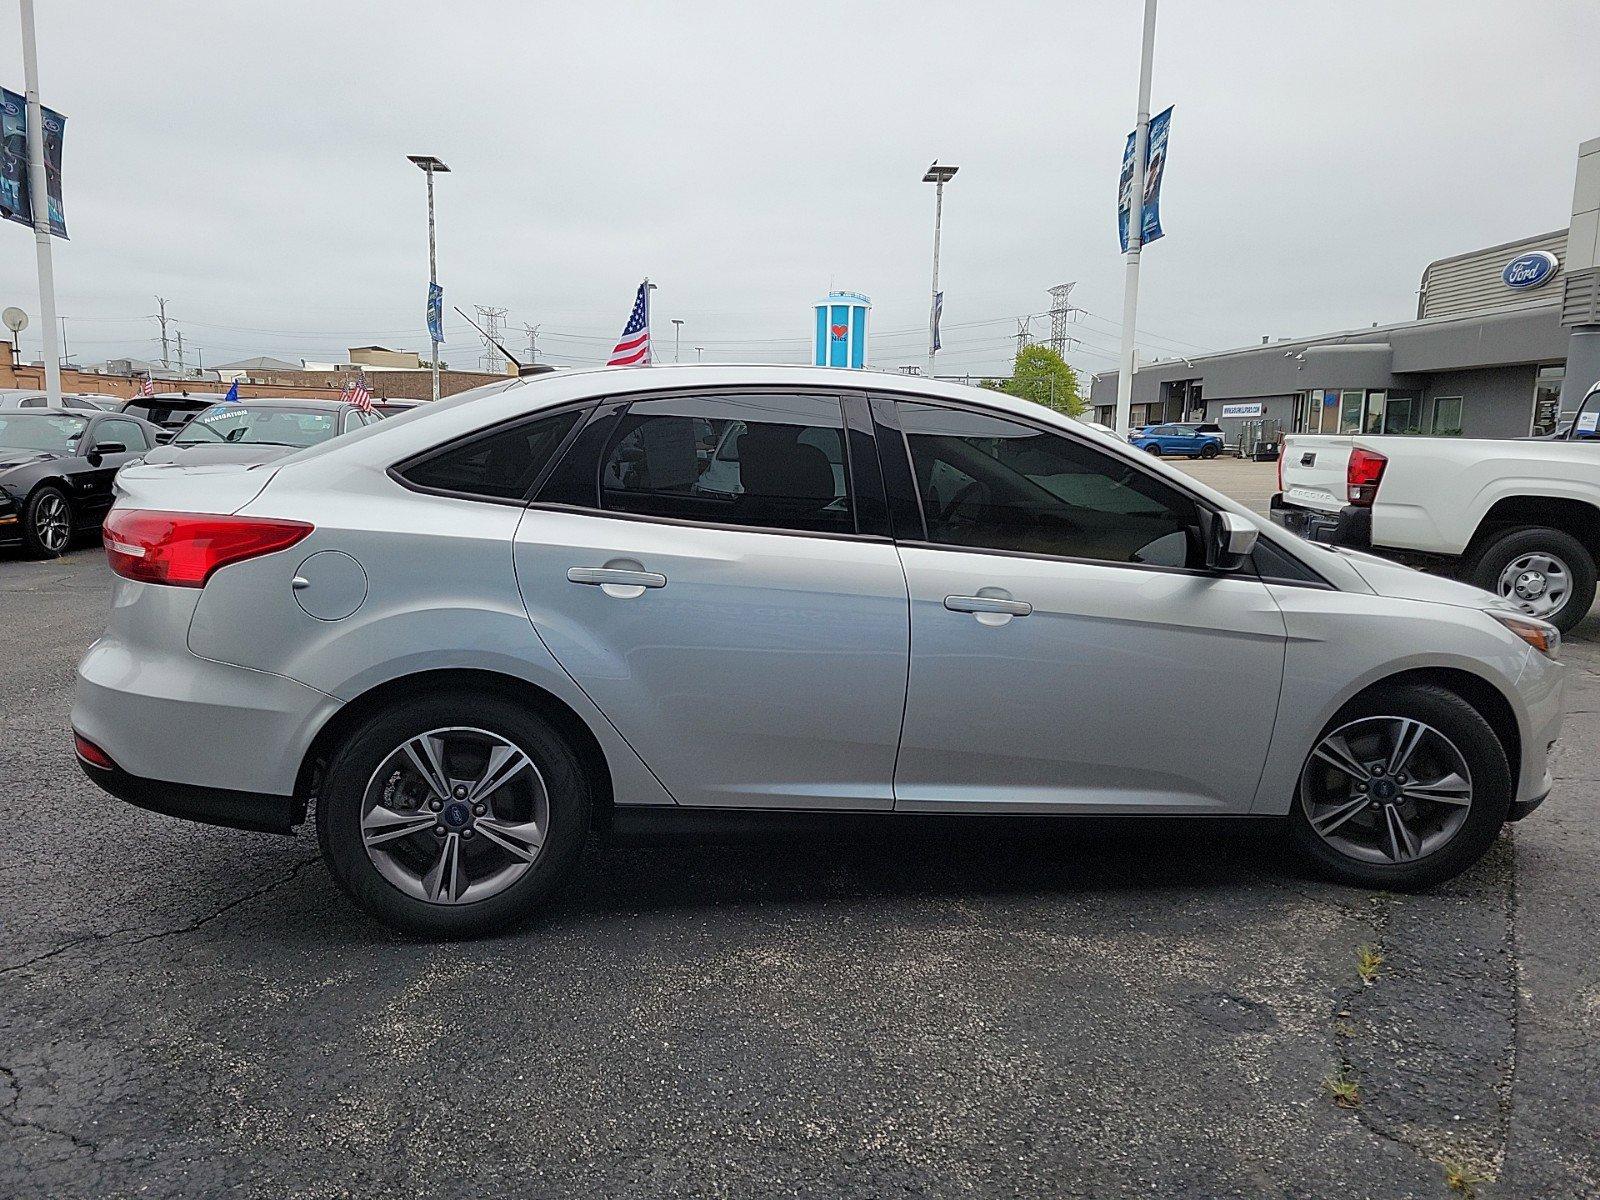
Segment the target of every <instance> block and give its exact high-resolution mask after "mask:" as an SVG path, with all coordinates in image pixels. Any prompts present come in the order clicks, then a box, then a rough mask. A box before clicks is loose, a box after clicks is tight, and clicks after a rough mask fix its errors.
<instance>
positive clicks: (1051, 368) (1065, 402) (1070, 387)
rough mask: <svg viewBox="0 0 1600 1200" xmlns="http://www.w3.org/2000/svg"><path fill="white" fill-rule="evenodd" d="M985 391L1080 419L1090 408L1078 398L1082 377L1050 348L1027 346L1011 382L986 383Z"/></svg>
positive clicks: (1019, 358)
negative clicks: (1003, 394) (1001, 393)
mask: <svg viewBox="0 0 1600 1200" xmlns="http://www.w3.org/2000/svg"><path fill="white" fill-rule="evenodd" d="M983 386H984V387H986V388H990V389H992V390H994V391H997V392H1005V393H1006V394H1007V395H1008V396H1017V397H1019V398H1020V399H1023V400H1032V401H1033V402H1034V403H1035V404H1042V405H1044V406H1045V407H1046V408H1052V409H1054V410H1055V411H1056V412H1059V413H1066V415H1067V416H1069V417H1076V416H1078V415H1079V414H1080V413H1082V412H1083V410H1084V409H1085V408H1087V407H1088V406H1087V405H1086V404H1085V403H1084V400H1083V397H1082V396H1081V395H1079V394H1078V373H1077V372H1076V371H1074V370H1073V369H1072V368H1071V367H1070V366H1069V365H1068V364H1067V361H1066V359H1064V358H1062V357H1061V356H1060V355H1059V354H1057V353H1056V352H1055V351H1054V350H1052V349H1050V347H1049V346H1024V347H1023V348H1022V349H1021V350H1019V351H1017V358H1016V361H1015V362H1014V363H1012V365H1011V378H1010V379H1005V380H999V379H986V380H984V384H983Z"/></svg>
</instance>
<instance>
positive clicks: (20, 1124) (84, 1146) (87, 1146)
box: [0, 1067, 100, 1156]
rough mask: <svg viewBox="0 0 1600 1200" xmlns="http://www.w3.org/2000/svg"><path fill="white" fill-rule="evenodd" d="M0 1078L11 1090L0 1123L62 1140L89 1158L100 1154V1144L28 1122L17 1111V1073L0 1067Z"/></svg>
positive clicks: (0, 1110) (19, 1101)
mask: <svg viewBox="0 0 1600 1200" xmlns="http://www.w3.org/2000/svg"><path fill="white" fill-rule="evenodd" d="M0 1076H3V1077H4V1079H5V1081H6V1083H7V1084H8V1085H9V1086H10V1088H11V1099H10V1100H9V1101H7V1102H6V1103H5V1104H3V1105H0V1121H3V1122H4V1123H5V1124H7V1125H9V1126H10V1127H11V1128H12V1129H31V1130H33V1131H34V1132H35V1133H42V1134H46V1135H48V1136H50V1137H58V1138H63V1139H65V1140H66V1141H67V1142H70V1143H71V1144H72V1145H73V1146H74V1147H75V1148H77V1149H79V1150H85V1151H88V1153H89V1154H90V1155H91V1156H94V1155H97V1154H99V1153H100V1144H99V1143H98V1142H91V1141H90V1140H89V1139H88V1138H83V1137H79V1136H78V1135H77V1134H75V1133H71V1132H69V1131H67V1130H65V1129H57V1128H56V1127H55V1126H53V1125H46V1124H44V1123H43V1122H40V1121H30V1120H29V1119H28V1118H27V1117H24V1116H23V1115H22V1114H21V1113H20V1112H19V1111H18V1109H19V1108H20V1106H21V1104H22V1084H21V1083H20V1082H18V1080H17V1073H16V1071H14V1070H13V1069H12V1068H10V1067H0Z"/></svg>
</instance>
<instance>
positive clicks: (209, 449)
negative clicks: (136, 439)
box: [144, 442, 300, 467]
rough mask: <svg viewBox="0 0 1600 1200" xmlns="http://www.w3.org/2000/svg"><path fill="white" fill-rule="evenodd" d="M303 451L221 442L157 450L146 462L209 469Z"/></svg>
mask: <svg viewBox="0 0 1600 1200" xmlns="http://www.w3.org/2000/svg"><path fill="white" fill-rule="evenodd" d="M299 448H300V447H297V446H263V445H260V444H252V443H249V442H245V443H221V442H219V443H217V444H215V445H212V444H211V443H206V444H203V445H199V446H157V447H156V448H155V449H154V450H152V451H150V453H148V454H146V455H145V456H144V461H145V462H146V463H149V464H150V465H151V466H159V465H169V466H175V467H209V466H216V465H219V464H222V463H244V464H246V465H253V464H255V463H264V462H275V461H276V460H278V459H280V458H287V457H288V456H289V455H291V454H293V453H294V452H295V451H296V450H297V449H299Z"/></svg>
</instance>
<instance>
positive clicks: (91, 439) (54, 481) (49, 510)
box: [0, 408, 159, 558]
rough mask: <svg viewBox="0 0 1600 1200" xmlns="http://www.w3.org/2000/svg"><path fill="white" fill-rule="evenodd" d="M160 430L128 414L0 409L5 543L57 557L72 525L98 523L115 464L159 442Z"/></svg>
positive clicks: (0, 529) (0, 508)
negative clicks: (18, 543) (157, 440)
mask: <svg viewBox="0 0 1600 1200" xmlns="http://www.w3.org/2000/svg"><path fill="white" fill-rule="evenodd" d="M158 432H159V430H158V429H157V428H156V426H154V425H152V424H151V423H150V422H149V421H142V420H140V419H139V418H138V417H130V416H128V415H126V414H125V413H109V412H108V413H103V412H76V411H71V410H68V409H64V408H53V409H38V408H30V409H18V410H11V409H7V410H4V411H0V545H10V544H13V543H17V542H20V543H21V544H22V546H23V548H24V549H26V550H27V551H28V553H30V554H33V555H36V556H38V557H40V558H54V557H56V556H57V555H59V554H60V553H61V552H62V551H64V550H65V549H66V548H67V545H68V543H69V542H71V540H72V535H73V533H74V532H76V531H79V530H88V529H97V528H99V525H100V522H101V521H102V520H103V519H104V517H105V515H106V510H107V509H109V508H110V507H111V500H112V491H111V481H112V479H113V478H114V477H115V476H116V474H117V468H118V467H120V466H122V465H123V464H124V463H128V462H132V461H134V460H136V459H138V458H140V457H141V456H142V455H144V454H145V453H146V452H148V451H149V450H150V449H151V448H153V447H154V446H155V445H156V434H157V433H158Z"/></svg>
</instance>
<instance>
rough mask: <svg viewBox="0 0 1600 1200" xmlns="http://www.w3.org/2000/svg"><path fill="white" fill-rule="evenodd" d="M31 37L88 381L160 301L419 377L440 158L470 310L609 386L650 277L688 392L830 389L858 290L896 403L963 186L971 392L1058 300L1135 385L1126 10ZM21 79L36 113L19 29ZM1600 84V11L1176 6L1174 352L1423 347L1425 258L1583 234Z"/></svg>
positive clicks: (1111, 3)
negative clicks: (1025, 327)
mask: <svg viewBox="0 0 1600 1200" xmlns="http://www.w3.org/2000/svg"><path fill="white" fill-rule="evenodd" d="M39 10H40V11H39V16H38V21H39V57H40V70H41V76H42V85H43V96H44V100H45V103H46V104H48V105H50V106H52V107H54V108H57V109H59V110H60V111H62V112H63V113H65V114H66V115H67V118H68V124H67V134H66V149H65V166H64V175H65V206H66V214H67V221H68V225H69V229H70V232H71V234H72V241H71V242H70V243H65V244H62V243H59V242H58V243H57V247H56V259H55V264H56V279H57V286H58V296H59V298H58V305H59V308H60V311H61V312H63V313H64V314H66V315H67V317H68V318H69V320H68V337H69V341H70V348H71V351H72V355H73V358H74V360H76V361H80V362H89V361H98V360H102V359H104V358H107V357H110V356H125V355H130V354H131V355H135V356H140V357H154V356H155V355H156V354H157V353H158V350H157V347H156V345H155V343H154V342H153V340H152V339H153V338H154V336H155V334H156V326H155V322H154V321H152V320H149V319H146V318H147V316H148V314H151V313H153V312H154V311H155V302H154V297H155V296H156V295H157V294H160V295H163V296H165V297H167V299H168V314H169V316H171V317H172V318H174V319H175V321H176V325H175V327H174V328H181V329H182V330H183V331H184V337H185V342H186V344H187V345H189V346H192V347H194V348H196V349H198V350H199V351H200V352H201V353H202V354H203V356H204V359H205V361H206V362H207V363H208V364H211V363H218V362H224V361H229V360H235V359H240V358H244V357H247V356H251V355H256V354H271V355H276V356H279V357H284V358H289V359H291V360H293V359H299V358H302V357H309V358H342V350H343V348H344V347H347V346H350V345H359V344H365V343H369V342H379V343H383V344H386V345H391V346H399V347H405V348H413V349H421V350H424V351H425V350H426V349H427V340H426V339H427V334H426V330H425V327H424V324H423V319H422V310H423V303H424V293H425V290H426V280H427V241H426V223H425V204H424V189H423V178H422V175H421V173H420V172H418V171H417V169H416V168H415V167H413V166H411V165H410V164H409V163H407V162H406V161H405V157H404V156H405V155H406V154H408V153H424V152H425V153H430V154H435V155H438V156H439V157H440V158H442V159H444V160H445V162H447V163H448V164H449V166H450V167H451V168H452V173H451V174H450V175H448V176H444V177H441V178H440V179H439V182H438V211H439V271H440V280H441V283H442V284H443V286H444V289H445V297H446V305H447V309H448V306H449V305H452V304H460V305H461V306H462V307H463V308H465V309H467V310H468V311H469V312H470V311H471V310H472V306H473V305H474V304H485V305H496V306H499V307H503V308H506V309H507V310H509V321H510V323H511V324H512V326H513V327H515V328H520V326H521V325H522V324H523V323H524V322H526V323H528V324H534V325H539V326H541V332H540V335H539V346H540V349H541V351H543V354H542V355H541V357H543V358H545V359H546V360H547V361H550V362H554V363H558V364H559V363H576V362H592V361H596V360H598V359H601V358H603V356H604V354H605V352H606V351H607V350H608V349H609V347H610V344H611V342H612V341H614V340H615V338H616V336H617V334H618V332H619V331H620V328H621V325H622V322H623V320H624V319H625V317H626V315H627V311H628V308H629V306H630V305H631V303H632V299H633V291H634V289H635V287H637V285H638V283H639V280H640V279H641V277H643V276H645V275H648V276H649V277H650V278H651V279H652V280H654V281H656V282H657V283H658V284H659V291H657V293H656V295H655V309H654V316H655V331H656V337H657V357H658V359H663V360H666V361H670V360H671V356H672V344H671V343H672V337H671V335H672V326H671V325H670V324H669V323H668V322H669V320H670V319H671V318H672V317H681V318H683V319H684V321H685V322H686V324H685V326H684V357H685V358H686V359H692V357H693V351H692V349H691V347H693V346H697V345H698V346H704V347H705V357H706V358H707V359H708V360H720V361H726V360H746V361H748V360H753V359H761V360H769V361H772V360H776V361H803V360H804V359H805V358H806V356H807V354H808V345H809V332H810V321H811V305H812V303H813V302H815V301H816V300H817V299H819V298H820V297H821V296H822V295H823V294H824V293H825V292H826V291H827V290H828V289H829V288H830V287H839V288H847V289H851V290H857V291H862V292H865V293H867V294H869V295H870V296H871V297H872V299H873V302H874V305H875V308H874V312H873V323H874V332H875V339H874V342H873V345H872V348H871V359H872V361H873V363H874V365H878V366H886V367H892V366H896V365H898V364H900V363H903V362H904V363H912V362H920V361H922V357H923V354H924V353H925V330H926V321H927V305H928V298H927V297H928V286H929V271H930V265H931V262H930V260H931V253H932V234H933V188H932V187H931V186H930V185H925V184H923V183H921V182H920V179H921V176H922V173H923V171H924V170H925V169H926V167H927V165H928V163H929V162H930V161H932V160H933V159H934V158H935V157H937V158H939V159H941V160H942V161H945V162H950V163H956V164H959V166H960V168H961V173H960V175H959V176H958V177H957V178H956V180H955V181H954V182H953V183H951V184H950V185H949V187H948V188H947V190H946V195H945V223H944V256H943V265H942V283H943V286H944V289H945V293H946V302H945V326H946V337H945V345H946V353H944V354H943V355H942V356H941V359H940V364H941V365H940V371H941V373H945V372H958V371H971V372H983V371H1001V370H1004V369H1005V368H1006V367H1007V366H1008V364H1009V360H1010V353H1011V350H1012V348H1013V345H1014V335H1015V331H1016V326H1015V321H1014V318H1015V317H1017V316H1019V315H1022V314H1025V313H1039V312H1042V311H1043V310H1044V309H1045V308H1047V307H1048V303H1049V298H1048V296H1047V295H1046V289H1047V288H1048V287H1049V286H1050V285H1051V284H1055V283H1059V282H1063V281H1066V280H1076V281H1077V290H1076V291H1075V292H1074V293H1073V299H1074V300H1075V301H1076V302H1077V303H1078V304H1079V305H1081V306H1082V307H1083V308H1084V309H1085V310H1087V315H1086V316H1085V318H1084V319H1083V321H1082V322H1081V323H1080V325H1079V327H1078V329H1077V330H1076V331H1075V332H1076V333H1077V335H1078V336H1079V337H1080V339H1081V345H1080V346H1079V348H1078V349H1077V350H1076V351H1075V352H1074V353H1073V354H1072V355H1070V356H1069V357H1071V358H1072V359H1073V361H1074V362H1075V363H1076V364H1077V365H1078V366H1079V367H1081V368H1083V369H1084V370H1085V371H1097V370H1104V369H1106V368H1108V367H1111V366H1112V365H1114V361H1115V351H1116V346H1117V341H1118V337H1119V328H1120V326H1119V325H1118V321H1119V320H1120V314H1121V304H1122V260H1121V257H1120V255H1119V253H1118V248H1117V242H1116V224H1115V211H1114V205H1115V196H1116V189H1117V172H1118V168H1119V164H1120V158H1121V153H1122V144H1123V139H1124V137H1125V136H1126V134H1127V131H1128V130H1129V129H1130V128H1131V126H1132V123H1133V117H1134V109H1135V101H1136V90H1137V67H1138V55H1139V22H1140V14H1141V10H1142V5H1141V4H1140V3H1138V2H1137V0H1092V2H1091V0H1070V2H1069V0H1052V2H1046V3H1035V4H1023V3H996V2H994V0H985V2H984V3H971V2H970V0H967V2H950V3H945V2H942V0H916V2H912V0H905V2H904V3H871V2H869V0H854V2H835V0H811V2H810V3H807V4H803V5H800V4H796V5H779V4H766V3H748V2H742V3H726V4H722V3H701V2H697V0H679V2H678V3H672V4H667V3H652V4H643V3H640V4H624V3H608V2H606V0H590V2H589V3H576V4H575V3H568V4H555V3H539V4H534V3H521V4H504V5H493V4H468V3H456V4H441V3H437V2H430V3H414V4H407V3H388V4H381V5H380V4H356V3H341V2H339V0H322V2H320V3H288V2H279V3H272V4H259V3H253V4H236V3H216V2H214V0H212V2H207V3H194V4H178V3H158V2H150V3H141V4H127V3H118V2H114V0H102V2H90V0H76V2H74V0H46V2H45V3H42V4H40V5H39ZM0 56H3V58H0V61H3V62H4V63H5V69H4V72H3V73H0V74H3V77H4V79H5V81H6V82H7V84H8V86H11V87H13V88H15V89H17V90H20V89H21V84H22V79H21V75H22V65H21V52H20V47H19V42H18V38H17V16H16V6H15V5H14V4H11V3H9V0H8V2H7V3H5V4H0ZM1597 63H1600V5H1597V4H1595V3H1593V0H1572V2H1557V0H1521V2H1511V0H1506V2H1500V0H1441V2H1438V3H1422V2H1411V0H1407V2H1405V3H1395V2H1394V0H1361V2H1353V0H1321V2H1319V3H1315V4H1311V3H1284V2H1283V0H1260V2H1257V0H1163V5H1162V10H1161V14H1160V20H1159V23H1158V28H1157V34H1156V56H1155V75H1154V80H1155V83H1154V92H1153V105H1152V107H1153V109H1154V110H1157V111H1158V110H1160V109H1161V108H1163V107H1165V106H1166V105H1168V104H1173V105H1176V110H1175V113H1174V116H1173V121H1172V133H1171V144H1170V147H1169V157H1168V166H1167V173H1166V178H1165V182H1164V187H1163V194H1162V218H1163V223H1164V224H1165V227H1166V230H1167V236H1166V237H1165V239H1163V240H1161V241H1159V242H1156V243H1155V244H1153V245H1152V246H1151V247H1150V248H1149V249H1148V250H1147V251H1146V253H1145V255H1144V277H1143V285H1142V289H1141V304H1140V314H1139V315H1140V321H1139V326H1140V342H1141V343H1142V344H1143V345H1144V346H1145V348H1146V352H1147V354H1150V355H1156V354H1165V355H1167V356H1171V355H1172V354H1176V353H1188V354H1191V355H1192V354H1193V353H1194V352H1195V351H1196V350H1198V349H1201V348H1211V349H1219V348H1226V347H1230V346H1236V345H1241V344H1245V343H1249V342H1254V341H1257V340H1259V338H1260V337H1261V336H1263V335H1269V334H1270V335H1273V336H1290V335H1303V334H1313V333H1320V332H1326V331H1329V330H1332V329H1338V328H1347V327H1352V326H1360V325H1367V324H1370V323H1372V322H1374V321H1381V322H1388V321H1396V320H1405V319H1408V318H1409V317H1411V316H1414V315H1415V305H1416V295H1415V289H1416V287H1417V283H1418V279H1419V277H1420V274H1421V272H1422V269H1423V267H1424V266H1425V265H1426V264H1427V263H1428V262H1429V260H1431V259H1434V258H1438V257H1441V256H1444V255H1448V254H1453V253H1457V252H1460V251H1464V250H1470V249H1474V248H1477V247H1480V246H1486V245H1490V244H1493V243H1496V242H1501V241H1508V240H1511V239H1514V238H1518V237H1522V236H1525V235H1528V234H1533V233H1540V232H1545V231H1548V230H1552V229H1559V228H1562V227H1564V226H1565V225H1566V223H1567V218H1568V214H1569V211H1570V205H1571V196H1572V183H1573V168H1574V162H1575V158H1576V153H1577V146H1578V143H1579V142H1580V141H1582V140H1585V139H1587V138H1592V137H1596V136H1600V67H1597ZM0 237H3V238H4V239H5V240H6V244H7V245H8V246H9V247H10V248H9V249H8V250H6V251H5V252H4V253H3V254H0V303H4V304H16V305H19V306H21V307H22V308H24V309H26V310H27V311H28V312H29V313H30V314H31V315H32V316H33V317H34V319H35V327H34V328H33V329H30V330H29V331H28V334H26V335H24V351H25V353H27V354H29V356H37V354H38V353H39V351H38V346H39V342H38V339H37V336H36V335H37V333H38V329H37V313H38V296H37V290H36V282H35V275H34V256H33V246H32V239H31V237H30V236H29V234H28V232H27V231H26V230H24V229H23V228H21V227H19V226H14V225H6V226H5V227H4V229H0ZM1046 329H1047V322H1046V321H1044V320H1037V321H1035V322H1034V331H1035V333H1036V334H1038V335H1043V334H1044V333H1045V332H1046ZM447 332H448V334H449V338H450V340H449V343H448V345H447V346H446V348H445V351H444V357H445V358H446V359H447V361H449V362H450V363H451V365H453V366H468V365H470V364H472V363H473V362H475V361H476V359H477V357H478V355H479V354H480V352H481V348H480V347H479V346H478V344H477V342H476V339H475V338H474V337H473V335H472V334H471V331H470V330H469V329H467V327H466V326H465V324H464V323H463V322H462V321H461V320H460V319H459V318H457V317H454V316H453V314H452V315H450V319H449V321H448V322H447ZM514 341H515V342H516V344H518V345H524V346H525V345H526V337H525V336H523V335H520V334H518V336H517V337H516V338H515V339H514ZM190 361H191V363H192V361H193V359H192V358H191V359H190Z"/></svg>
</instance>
